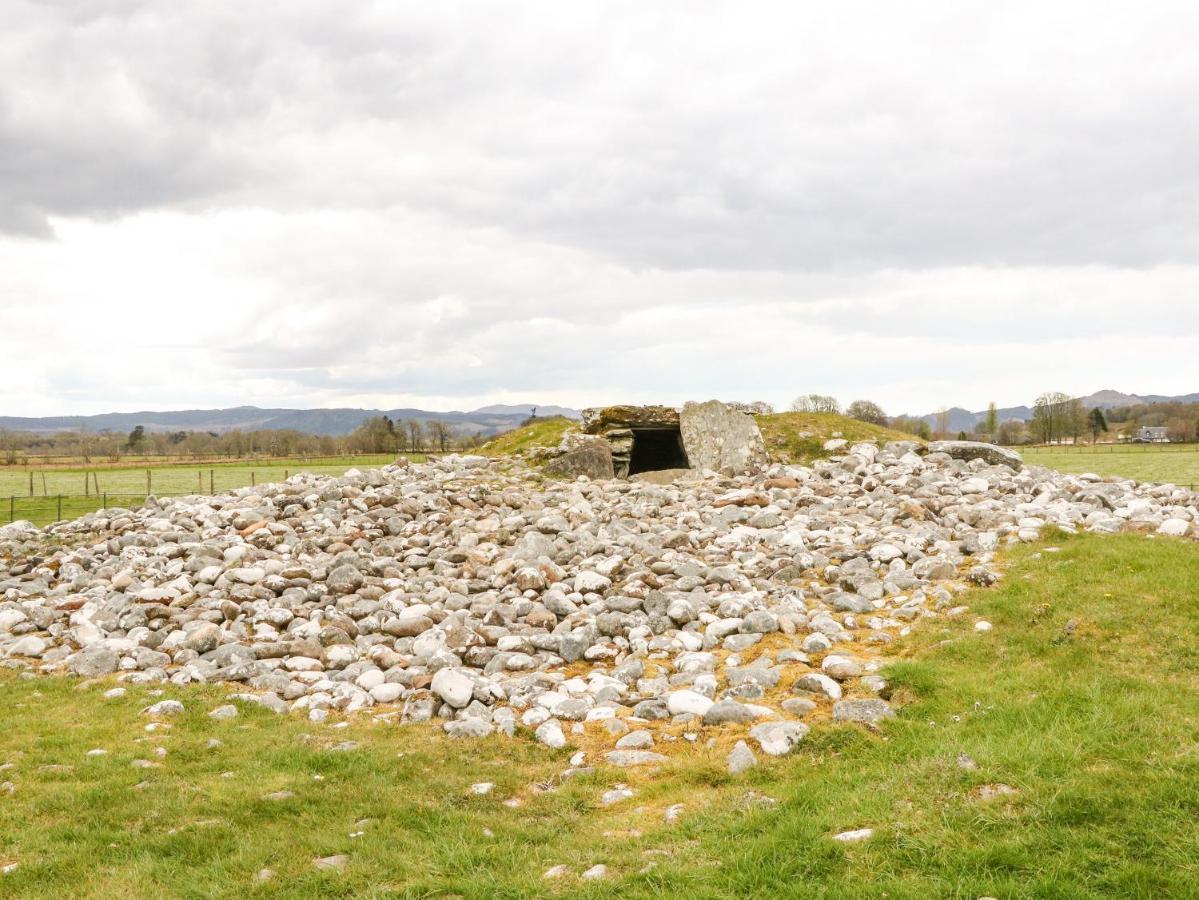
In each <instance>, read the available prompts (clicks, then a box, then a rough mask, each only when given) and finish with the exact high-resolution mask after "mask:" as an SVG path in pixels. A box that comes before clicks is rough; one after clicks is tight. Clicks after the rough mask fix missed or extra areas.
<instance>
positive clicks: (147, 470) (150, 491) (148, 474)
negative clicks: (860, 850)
mask: <svg viewBox="0 0 1199 900" xmlns="http://www.w3.org/2000/svg"><path fill="white" fill-rule="evenodd" d="M153 493H154V491H153V490H151V489H150V470H149V469H146V496H147V497H149V496H150V495H151V494H153Z"/></svg>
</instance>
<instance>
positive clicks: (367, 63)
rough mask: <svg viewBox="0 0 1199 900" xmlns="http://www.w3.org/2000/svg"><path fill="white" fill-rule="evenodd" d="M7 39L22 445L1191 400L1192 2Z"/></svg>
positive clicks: (298, 18) (546, 6)
mask: <svg viewBox="0 0 1199 900" xmlns="http://www.w3.org/2000/svg"><path fill="white" fill-rule="evenodd" d="M12 6H13V8H12V10H11V15H8V16H6V19H8V20H10V21H8V22H6V28H5V30H4V32H3V34H0V74H3V75H5V76H6V77H4V78H0V147H3V164H0V358H3V359H4V360H5V361H6V363H7V365H6V372H7V374H6V378H5V379H4V380H3V382H0V412H3V413H7V414H28V415H38V414H52V413H69V412H81V413H82V412H96V411H102V410H111V409H115V408H130V407H158V408H163V407H179V406H215V405H232V404H240V403H255V404H259V405H293V406H301V405H302V406H307V405H379V406H399V405H417V406H426V407H442V408H448V407H456V408H465V407H470V406H473V405H479V404H483V403H490V402H511V401H530V402H543V403H548V402H555V403H559V402H560V403H568V404H574V405H582V404H586V403H591V402H602V401H605V400H612V399H629V400H665V401H679V400H683V399H686V398H688V397H698V396H710V395H716V396H724V397H730V398H731V397H739V398H743V399H751V398H765V399H769V400H772V401H774V402H776V403H780V404H781V403H785V402H786V401H787V400H789V399H790V397H791V396H792V395H794V394H797V393H800V392H803V391H808V390H820V391H822V392H829V393H834V394H837V395H838V396H840V397H842V398H843V399H845V400H850V399H854V398H855V397H859V396H868V397H872V398H875V399H877V400H879V401H880V402H882V403H883V404H884V405H885V406H886V407H887V408H888V409H890V410H892V411H895V412H898V411H904V410H906V411H912V412H917V411H927V410H929V409H931V408H933V407H936V406H939V405H942V404H961V405H966V406H969V407H972V408H978V407H981V406H982V405H984V404H985V403H986V402H987V401H989V400H991V399H995V400H998V401H999V402H1000V403H1001V404H1016V403H1021V402H1028V401H1030V400H1031V399H1032V397H1033V396H1035V394H1036V393H1037V392H1039V391H1041V390H1044V389H1063V390H1070V391H1078V392H1089V391H1091V390H1094V389H1097V388H1099V387H1115V388H1118V389H1121V390H1129V391H1142V392H1161V393H1173V392H1189V391H1193V390H1196V388H1197V385H1196V380H1197V379H1196V376H1197V375H1199V365H1197V364H1196V363H1195V362H1194V359H1193V357H1194V353H1193V349H1192V347H1191V345H1192V344H1193V343H1194V339H1195V338H1196V336H1199V311H1197V310H1199V305H1197V304H1196V303H1195V302H1194V300H1193V298H1194V297H1196V296H1197V295H1199V291H1197V289H1199V264H1195V263H1194V260H1195V258H1196V251H1197V250H1199V231H1197V229H1196V227H1195V225H1194V223H1195V221H1197V220H1199V219H1197V217H1196V213H1197V212H1199V170H1197V169H1196V168H1195V166H1194V164H1193V160H1194V159H1195V158H1196V156H1199V128H1197V127H1196V124H1197V123H1196V117H1197V116H1199V112H1196V110H1195V107H1194V104H1193V102H1192V99H1193V96H1194V93H1195V89H1196V87H1199V57H1196V56H1195V54H1194V53H1193V51H1192V47H1191V39H1190V35H1191V34H1193V33H1194V31H1195V26H1196V25H1199V21H1197V20H1199V10H1197V9H1196V8H1194V7H1193V6H1192V5H1190V4H1185V3H1162V4H1153V5H1151V6H1150V7H1148V8H1147V7H1146V6H1145V5H1144V4H1140V5H1134V4H1131V3H1118V4H1111V5H1109V6H1105V8H1104V13H1105V14H1104V15H1098V14H1096V13H1095V11H1094V9H1093V7H1091V6H1090V5H1083V4H1073V3H1062V4H1055V5H1051V6H1048V7H1047V6H1046V5H1044V4H1033V3H1011V4H1003V5H1001V6H996V5H995V4H984V3H975V2H970V3H961V4H953V5H946V4H941V3H932V2H929V3H912V4H904V5H902V6H888V5H882V4H865V3H848V4H841V5H838V6H837V7H835V8H833V7H829V8H823V7H814V6H808V5H798V4H782V3H758V4H752V3H751V4H743V3H742V4H733V3H725V2H714V0H706V2H688V3H661V4H644V3H639V4H634V3H615V4H613V3H571V4H559V3H548V2H546V3H532V2H530V3H513V4H505V5H503V6H502V7H500V6H495V7H480V6H478V5H476V4H455V3H446V4H437V5H435V6H428V7H423V8H420V7H418V8H414V7H411V6H393V5H390V4H364V5H359V6H353V7H350V8H346V9H343V8H338V7H336V6H330V5H328V4H323V3H315V2H312V3H309V2H295V0H292V2H282V0H280V2H274V3H270V2H264V3H256V4H251V5H249V6H247V5H246V4H242V3H233V2H232V0H230V2H214V3H206V4H199V5H190V6H180V5H178V4H173V3H166V2H151V0H145V2H137V0H121V2H117V0H113V2H101V0H87V2H77V3H74V4H70V3H64V4H54V5H46V4H35V3H32V2H17V3H15V4H13V5H12Z"/></svg>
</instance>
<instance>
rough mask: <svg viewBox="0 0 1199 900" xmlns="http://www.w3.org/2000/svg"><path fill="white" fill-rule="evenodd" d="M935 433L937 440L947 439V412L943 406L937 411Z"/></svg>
mask: <svg viewBox="0 0 1199 900" xmlns="http://www.w3.org/2000/svg"><path fill="white" fill-rule="evenodd" d="M935 433H936V435H937V437H939V438H947V437H949V410H947V409H946V408H945V407H944V406H942V407H941V408H940V409H939V410H937V430H936V432H935Z"/></svg>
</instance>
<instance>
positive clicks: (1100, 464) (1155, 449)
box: [1016, 444, 1199, 490]
mask: <svg viewBox="0 0 1199 900" xmlns="http://www.w3.org/2000/svg"><path fill="white" fill-rule="evenodd" d="M1016 449H1017V450H1019V452H1020V453H1021V454H1022V455H1023V456H1024V459H1025V460H1026V461H1027V462H1030V463H1035V464H1036V465H1038V466H1048V467H1049V468H1051V469H1057V470H1058V471H1059V472H1074V473H1076V474H1083V473H1086V472H1093V473H1094V474H1096V475H1103V476H1108V475H1113V476H1118V477H1121V478H1135V479H1136V480H1137V481H1148V482H1153V483H1155V484H1165V483H1170V484H1178V485H1185V486H1188V487H1190V488H1191V490H1196V489H1199V444H1098V445H1096V446H1093V447H1091V446H1084V445H1080V446H1073V447H1070V446H1066V447H1018V448H1016Z"/></svg>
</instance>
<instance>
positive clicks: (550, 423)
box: [479, 416, 578, 456]
mask: <svg viewBox="0 0 1199 900" xmlns="http://www.w3.org/2000/svg"><path fill="white" fill-rule="evenodd" d="M577 425H578V423H577V422H575V421H574V420H573V419H568V418H566V417H565V416H554V417H552V418H549V419H539V420H538V421H536V422H534V423H533V424H531V425H525V426H522V427H520V428H514V429H513V430H512V431H506V432H504V433H503V434H501V435H498V436H496V437H494V438H492V439H491V440H490V441H488V442H487V443H486V444H484V445H483V446H482V447H480V448H479V452H480V453H483V454H484V455H486V456H513V455H515V454H517V453H522V452H524V451H525V450H532V449H535V448H538V447H557V446H558V443H559V441H561V440H562V435H563V434H565V433H566V430H567V429H568V428H571V427H574V426H577Z"/></svg>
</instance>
